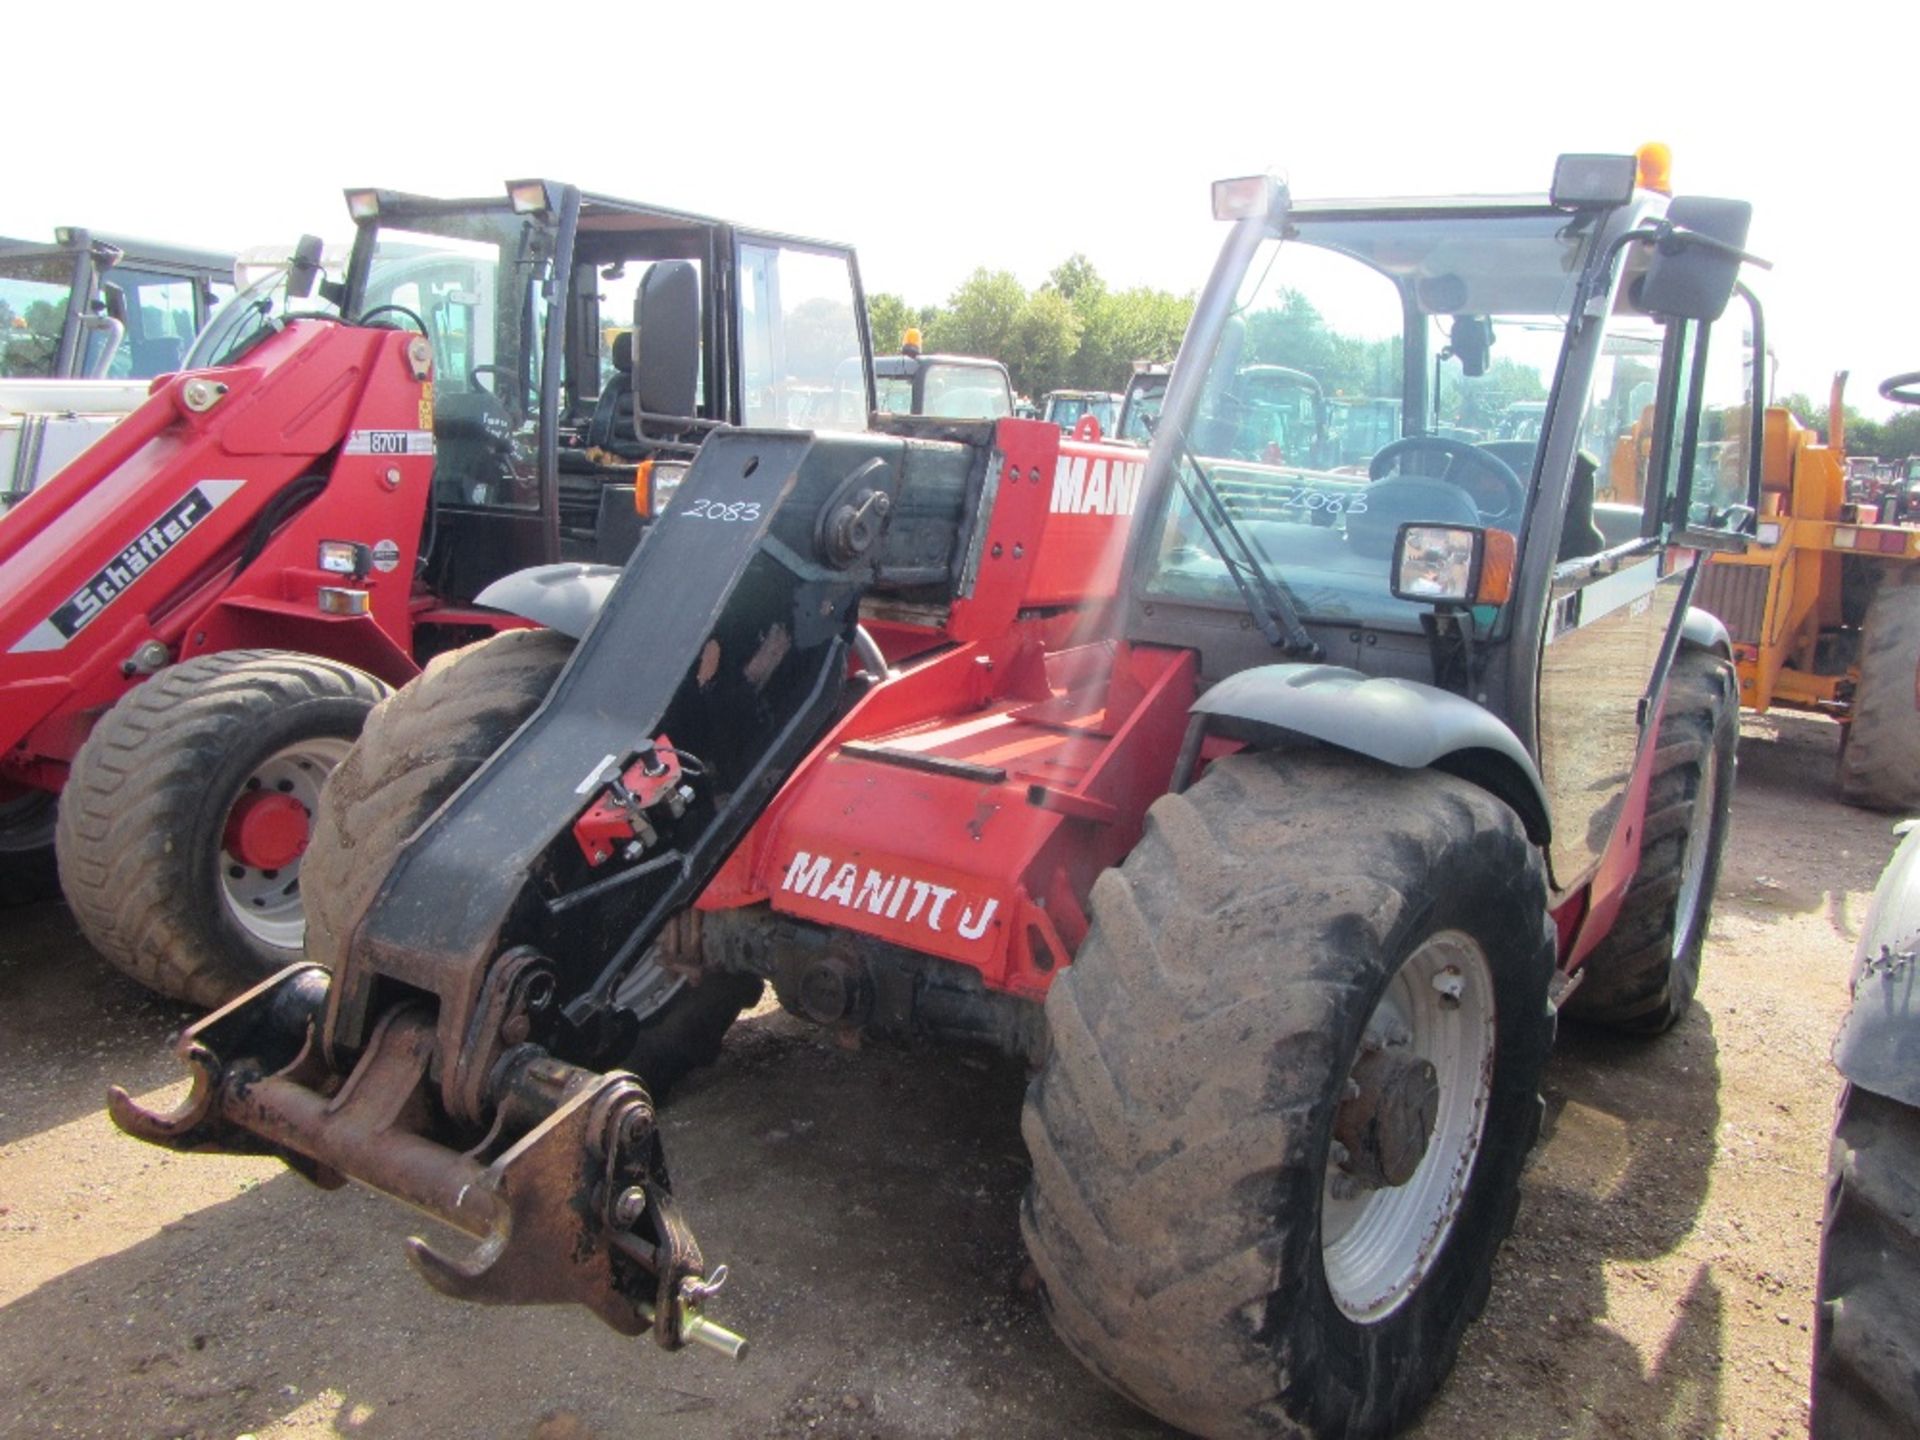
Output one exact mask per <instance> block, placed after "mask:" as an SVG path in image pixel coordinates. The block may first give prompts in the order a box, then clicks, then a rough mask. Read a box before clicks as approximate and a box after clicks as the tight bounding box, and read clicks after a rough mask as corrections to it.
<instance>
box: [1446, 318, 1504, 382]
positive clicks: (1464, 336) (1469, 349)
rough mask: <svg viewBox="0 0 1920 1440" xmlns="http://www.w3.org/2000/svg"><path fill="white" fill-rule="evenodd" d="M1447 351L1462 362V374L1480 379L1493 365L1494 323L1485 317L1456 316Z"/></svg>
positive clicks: (1448, 338)
mask: <svg viewBox="0 0 1920 1440" xmlns="http://www.w3.org/2000/svg"><path fill="white" fill-rule="evenodd" d="M1447 351H1448V353H1449V354H1451V355H1452V356H1453V358H1454V359H1456V360H1458V361H1459V362H1460V373H1461V374H1463V375H1465V376H1467V377H1469V378H1470V379H1478V378H1479V377H1480V376H1482V375H1484V374H1486V373H1487V367H1488V366H1490V365H1491V364H1492V363H1493V321H1492V320H1490V319H1488V318H1487V317H1486V316H1485V315H1456V316H1454V317H1453V330H1452V333H1451V334H1449V335H1448V336H1447Z"/></svg>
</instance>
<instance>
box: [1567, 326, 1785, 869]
mask: <svg viewBox="0 0 1920 1440" xmlns="http://www.w3.org/2000/svg"><path fill="white" fill-rule="evenodd" d="M1743 318H1744V315H1743V310H1742V307H1741V306H1740V305H1738V304H1735V305H1734V306H1733V307H1731V308H1730V309H1729V310H1728V311H1727V312H1726V315H1725V317H1724V318H1723V319H1722V320H1720V321H1718V322H1714V323H1713V324H1708V323H1707V322H1703V321H1698V320H1687V319H1668V320H1666V321H1664V322H1656V321H1655V320H1654V319H1653V318H1652V317H1649V316H1645V315H1616V316H1615V317H1614V319H1613V323H1612V325H1611V326H1610V328H1609V331H1608V333H1607V335H1606V336H1605V338H1604V340H1603V342H1602V355H1601V359H1600V362H1599V364H1598V365H1597V367H1596V370H1595V376H1594V380H1593V383H1592V385H1591V387H1590V389H1589V392H1588V401H1587V406H1586V414H1585V417H1584V421H1583V425H1582V430H1581V445H1580V455H1579V458H1578V460H1577V461H1576V465H1575V475H1574V478H1573V483H1572V494H1571V499H1570V501H1569V505H1568V516H1567V521H1566V524H1565V525H1564V527H1563V529H1562V533H1561V536H1560V550H1559V553H1558V556H1557V563H1556V565H1555V568H1554V572H1553V581H1552V587H1551V592H1550V597H1549V600H1548V612H1547V617H1546V623H1545V625H1544V627H1543V630H1542V639H1541V653H1540V666H1539V676H1540V687H1539V731H1538V733H1539V737H1540V760H1541V775H1542V779H1543V780H1544V782H1545V785H1546V789H1547V796H1548V800H1549V803H1550V804H1551V806H1552V813H1553V822H1554V823H1553V841H1552V844H1551V846H1550V854H1549V858H1550V861H1551V865H1552V871H1553V880H1554V884H1555V887H1556V889H1559V890H1562V891H1564V890H1568V889H1571V888H1572V887H1574V886H1576V885H1578V884H1580V883H1581V882H1582V881H1584V880H1586V879H1587V878H1588V877H1589V876H1590V875H1591V874H1592V873H1593V871H1594V869H1595V867H1596V866H1597V865H1598V864H1599V861H1600V858H1601V856H1602V855H1603V854H1604V853H1605V851H1606V848H1607V845H1608V843H1609V841H1610V840H1611V839H1612V838H1613V834H1614V829H1615V826H1616V823H1617V821H1618V819H1619V816H1620V813H1621V810H1622V808H1623V806H1624V804H1625V802H1626V796H1627V787H1628V783H1629V781H1630V780H1631V778H1632V775H1633V770H1634V765H1635V761H1636V760H1637V759H1638V757H1639V754H1640V747H1641V744H1642V742H1643V740H1644V738H1645V730H1646V727H1647V726H1648V725H1649V724H1651V723H1653V721H1654V720H1655V719H1656V718H1657V716H1658V713H1659V707H1658V701H1659V697H1660V694H1661V691H1662V688H1663V687H1664V684H1665V680H1666V674H1665V672H1666V669H1667V667H1668V665H1669V664H1670V663H1671V659H1672V654H1673V650H1674V645H1673V643H1671V642H1670V639H1669V637H1670V635H1674V634H1676V627H1677V625H1678V623H1679V620H1680V612H1681V610H1682V609H1683V607H1684V606H1685V605H1686V603H1687V597H1688V596H1689V594H1690V593H1691V591H1692V588H1693V583H1694V582H1693V572H1694V567H1695V566H1696V564H1698V563H1700V562H1701V560H1702V558H1703V557H1701V555H1700V553H1699V550H1698V548H1696V547H1698V546H1701V545H1707V544H1717V543H1721V537H1724V540H1725V542H1726V543H1738V538H1737V537H1738V532H1739V530H1740V529H1741V528H1743V527H1744V525H1745V524H1746V522H1747V520H1748V519H1750V515H1749V514H1748V513H1747V512H1745V511H1744V509H1743V506H1744V502H1745V501H1746V498H1747V492H1748V482H1749V464H1748V460H1749V454H1750V448H1749V447H1750V432H1749V429H1748V416H1749V415H1750V413H1751V412H1750V411H1749V409H1748V408H1747V407H1748V405H1749V403H1750V400H1751V389H1752V385H1753V383H1754V379H1753V375H1752V367H1751V364H1750V360H1749V358H1748V357H1749V351H1750V340H1751V333H1752V332H1751V330H1746V331H1743V327H1742V320H1743ZM1628 494H1631V495H1632V496H1633V497H1634V498H1631V499H1621V498H1600V497H1601V496H1603V495H1611V496H1615V497H1619V496H1623V495H1628Z"/></svg>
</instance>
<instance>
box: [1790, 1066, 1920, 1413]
mask: <svg viewBox="0 0 1920 1440" xmlns="http://www.w3.org/2000/svg"><path fill="white" fill-rule="evenodd" d="M1818 1296H1819V1298H1818V1301H1817V1303H1816V1305H1815V1308H1814V1330H1813V1426H1812V1433H1813V1436H1814V1440H1913V1437H1915V1436H1920V1110H1916V1109H1915V1108H1914V1107H1913V1106H1911V1105H1903V1104H1901V1103H1900V1102H1899V1101H1898V1100H1894V1099H1890V1098H1889V1097H1887V1096H1885V1095H1877V1094H1875V1093H1874V1092H1873V1091H1871V1090H1863V1089H1861V1088H1860V1087H1859V1086H1857V1085H1849V1086H1847V1087H1846V1089H1845V1090H1844V1091H1842V1093H1841V1096H1840V1113H1839V1119H1838V1121H1837V1123H1836V1124H1835V1126H1834V1133H1833V1155H1832V1160H1831V1162H1830V1167H1829V1171H1828V1179H1827V1218H1826V1224H1825V1226H1824V1227H1823V1228H1822V1231H1821V1236H1820V1280H1819V1287H1818Z"/></svg>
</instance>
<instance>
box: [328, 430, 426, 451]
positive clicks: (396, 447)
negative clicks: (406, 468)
mask: <svg viewBox="0 0 1920 1440" xmlns="http://www.w3.org/2000/svg"><path fill="white" fill-rule="evenodd" d="M342 453H343V454H347V455H431V454H433V432H432V431H431V430H355V431H352V432H350V433H349V434H348V436H347V443H346V447H345V449H344V450H343V452H342Z"/></svg>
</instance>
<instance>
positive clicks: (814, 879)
mask: <svg viewBox="0 0 1920 1440" xmlns="http://www.w3.org/2000/svg"><path fill="white" fill-rule="evenodd" d="M780 888H781V889H782V890H784V891H786V892H788V893H789V894H793V895H804V896H806V897H807V898H808V899H809V900H818V901H820V902H822V903H823V904H829V905H838V906H839V907H840V908H841V909H843V910H863V911H865V912H866V913H868V914H870V915H878V916H881V917H882V918H883V919H887V920H897V921H900V922H902V923H904V924H908V925H924V926H925V927H926V928H927V929H928V930H930V931H932V932H933V933H934V934H936V935H944V934H948V933H952V934H955V935H958V936H959V937H960V938H961V939H962V940H978V939H979V938H980V937H981V936H983V935H985V934H986V933H987V926H988V925H990V924H991V923H992V922H993V917H994V914H995V912H997V911H998V910H999V909H1000V902H999V901H998V900H995V899H988V900H984V901H975V900H971V899H966V898H964V897H963V899H962V903H961V906H960V913H959V918H958V920H957V921H956V922H955V923H954V926H953V929H952V931H951V932H949V931H948V930H947V928H946V922H947V921H948V920H949V919H952V918H953V917H952V916H951V914H950V913H949V908H948V907H949V906H950V905H951V904H952V901H953V898H954V897H955V896H956V895H959V894H960V892H959V891H958V890H956V889H954V888H953V887H952V886H951V885H935V884H934V883H933V882H932V881H931V880H917V879H915V878H914V877H913V876H911V875H894V874H889V873H888V872H887V871H884V870H872V869H863V868H862V867H861V866H859V865H855V864H854V863H853V862H851V861H842V862H841V863H840V864H839V865H835V864H834V862H833V858H832V857H831V856H829V855H813V854H809V853H808V852H807V851H805V850H796V851H795V852H794V854H793V858H792V859H791V860H789V861H788V862H787V873H786V876H785V878H783V879H782V880H781V882H780Z"/></svg>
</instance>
